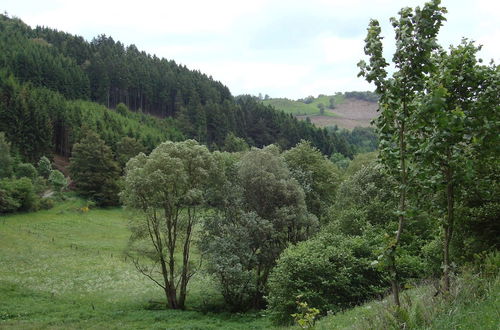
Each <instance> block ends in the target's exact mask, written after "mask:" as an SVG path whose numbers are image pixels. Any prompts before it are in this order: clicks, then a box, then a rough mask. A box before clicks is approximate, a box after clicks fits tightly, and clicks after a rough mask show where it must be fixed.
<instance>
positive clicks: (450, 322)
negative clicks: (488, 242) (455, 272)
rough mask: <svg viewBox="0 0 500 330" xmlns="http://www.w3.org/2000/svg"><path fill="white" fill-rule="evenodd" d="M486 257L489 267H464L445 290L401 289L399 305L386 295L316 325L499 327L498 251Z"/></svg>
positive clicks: (432, 286) (430, 286) (426, 286)
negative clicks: (466, 268)
mask: <svg viewBox="0 0 500 330" xmlns="http://www.w3.org/2000/svg"><path fill="white" fill-rule="evenodd" d="M489 259H490V260H486V262H485V265H487V267H486V268H489V271H485V269H484V267H483V269H482V270H481V271H479V272H478V270H477V269H468V270H465V271H464V272H463V273H462V274H461V275H460V276H459V277H455V278H454V279H453V285H452V287H451V290H450V292H448V293H446V294H443V293H440V292H439V291H438V290H437V289H436V287H437V286H438V285H437V284H436V283H433V284H431V283H424V284H422V285H419V286H417V287H415V288H413V289H409V290H406V291H405V292H403V294H402V299H401V300H402V301H401V307H400V308H397V307H395V306H394V305H393V304H392V300H391V299H390V297H388V298H386V299H384V300H381V301H374V302H370V303H368V304H366V305H363V306H359V307H356V308H354V309H351V310H348V311H345V312H344V313H340V314H337V315H333V316H329V317H326V318H325V319H323V320H320V321H319V322H318V324H317V329H500V311H499V307H500V276H499V275H498V269H499V268H498V263H499V261H500V254H499V253H496V254H492V255H490V257H489ZM488 265H490V266H489V267H488ZM492 270H493V271H492Z"/></svg>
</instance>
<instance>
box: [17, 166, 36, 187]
mask: <svg viewBox="0 0 500 330" xmlns="http://www.w3.org/2000/svg"><path fill="white" fill-rule="evenodd" d="M37 176H38V172H37V170H36V168H35V166H33V165H31V164H30V163H21V164H19V165H17V166H16V178H18V179H20V178H28V179H30V180H31V181H32V182H33V181H35V179H36V177H37Z"/></svg>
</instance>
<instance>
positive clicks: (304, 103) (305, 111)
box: [262, 92, 378, 129]
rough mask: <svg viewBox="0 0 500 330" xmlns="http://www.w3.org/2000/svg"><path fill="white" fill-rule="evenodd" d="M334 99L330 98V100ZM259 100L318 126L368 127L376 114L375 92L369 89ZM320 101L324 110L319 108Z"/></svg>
mask: <svg viewBox="0 0 500 330" xmlns="http://www.w3.org/2000/svg"><path fill="white" fill-rule="evenodd" d="M332 99H333V101H331V100H332ZM262 103H264V104H266V105H272V106H274V107H275V108H276V109H279V110H282V111H283V112H286V113H290V114H292V115H294V116H295V117H296V118H298V119H301V120H306V119H307V118H309V120H310V121H311V122H312V123H313V124H315V125H316V126H319V127H329V126H338V127H339V128H346V129H353V128H354V127H357V126H359V127H369V126H371V121H372V120H373V119H375V118H376V117H377V109H378V104H377V101H376V96H374V95H373V94H372V93H370V92H347V93H345V94H340V93H337V94H335V95H320V96H318V97H317V98H313V97H308V98H306V99H302V100H297V101H293V100H289V99H281V98H277V99H268V100H263V101H262ZM321 105H323V107H324V110H323V111H321V109H320V108H321V107H322V106H321Z"/></svg>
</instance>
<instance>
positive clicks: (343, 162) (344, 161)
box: [330, 152, 351, 170]
mask: <svg viewBox="0 0 500 330" xmlns="http://www.w3.org/2000/svg"><path fill="white" fill-rule="evenodd" d="M330 161H331V162H332V163H334V164H335V165H337V167H338V168H339V169H341V170H345V169H346V168H347V167H348V166H349V163H350V161H351V160H350V159H349V158H347V157H346V156H344V155H342V154H341V153H338V152H335V153H333V154H332V155H331V156H330Z"/></svg>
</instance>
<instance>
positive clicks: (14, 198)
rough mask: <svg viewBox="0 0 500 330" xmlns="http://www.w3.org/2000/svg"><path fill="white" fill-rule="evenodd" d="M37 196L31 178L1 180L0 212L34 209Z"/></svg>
mask: <svg viewBox="0 0 500 330" xmlns="http://www.w3.org/2000/svg"><path fill="white" fill-rule="evenodd" d="M36 202H37V196H36V194H35V189H34V187H33V183H32V182H31V180H30V179H29V178H20V179H2V180H0V213H10V212H17V211H32V210H35V209H36Z"/></svg>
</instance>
